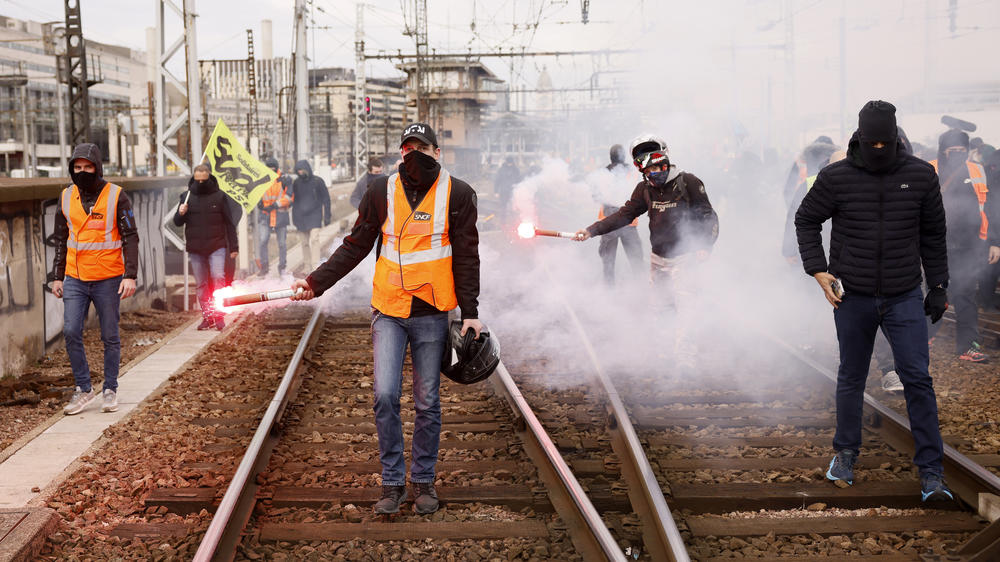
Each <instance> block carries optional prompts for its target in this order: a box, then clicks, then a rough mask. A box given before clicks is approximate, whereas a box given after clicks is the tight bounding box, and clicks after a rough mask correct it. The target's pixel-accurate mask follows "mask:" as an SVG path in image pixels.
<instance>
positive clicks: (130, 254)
mask: <svg viewBox="0 0 1000 562" xmlns="http://www.w3.org/2000/svg"><path fill="white" fill-rule="evenodd" d="M69 175H70V178H72V179H73V185H71V186H69V187H67V188H65V189H63V191H62V195H60V197H59V203H60V205H59V208H60V211H61V212H59V213H56V215H55V225H54V226H55V228H54V232H53V238H54V239H55V258H54V260H53V264H52V266H53V279H54V280H53V281H52V294H53V295H55V297H56V298H59V299H62V300H63V336H64V337H65V339H66V354H67V355H68V356H69V362H70V366H71V367H72V369H73V380H74V382H75V383H76V391H75V392H74V393H73V397H72V399H70V401H69V404H67V405H66V407H65V408H64V409H63V412H64V413H66V414H67V415H74V414H79V413H80V412H82V411H83V410H84V408H86V407H87V406H88V405H89V404H90V403H91V402H93V401H94V399H95V398H96V397H97V394H96V393H95V392H94V389H93V386H92V385H91V380H90V365H89V364H88V363H87V352H86V350H85V349H84V347H83V324H84V321H85V320H86V319H87V311H88V310H89V309H90V305H91V304H93V305H94V309H95V310H96V311H97V319H98V321H99V322H100V325H101V342H103V343H104V387H103V390H102V392H101V397H102V401H103V403H102V405H101V411H102V412H114V411H117V410H118V369H119V367H120V365H119V364H120V363H121V340H120V338H119V336H118V321H119V304H120V301H121V299H126V298H128V297H131V296H132V295H133V294H135V279H136V274H137V272H138V268H139V232H138V230H137V229H136V224H135V214H134V213H133V212H132V202H131V201H130V200H129V198H128V195H126V194H125V190H123V189H122V188H121V187H119V186H117V185H115V184H113V183H109V182H108V181H106V180H105V179H104V168H103V166H102V165H101V149H99V148H98V147H97V145H96V144H91V143H83V144H80V145H77V146H76V148H74V149H73V155H72V156H70V160H69Z"/></svg>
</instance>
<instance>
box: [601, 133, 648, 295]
mask: <svg viewBox="0 0 1000 562" xmlns="http://www.w3.org/2000/svg"><path fill="white" fill-rule="evenodd" d="M609 155H610V157H611V163H609V164H608V165H607V167H606V169H607V171H608V172H610V173H611V175H612V177H613V179H612V184H613V185H618V183H619V182H622V181H628V178H627V177H626V176H627V174H628V172H629V167H628V164H626V163H625V147H623V146H622V145H620V144H616V145H614V146H612V147H611V149H610V153H609ZM626 185H627V184H626ZM622 195H624V194H622ZM599 196H601V198H602V199H603V198H605V197H607V198H608V199H610V194H606V195H605V194H599ZM619 201H620V199H619ZM620 208H621V207H619V206H618V205H617V204H615V202H612V201H601V208H600V211H598V213H597V220H603V219H604V217H608V216H611V215H613V214H615V213H617V212H618V209H620ZM638 226H639V220H638V219H636V220H633V221H632V222H631V223H629V224H628V226H626V227H624V228H620V229H618V230H615V231H613V232H609V233H607V234H602V235H601V243H600V245H598V247H597V255H599V256H601V265H602V267H603V269H604V283H605V284H606V285H607V286H608V287H614V285H615V261H617V256H618V242H619V241H621V243H622V249H623V250H625V255H627V256H628V261H629V262H630V263H631V264H632V271H633V272H634V273H635V275H636V276H638V275H639V274H640V272H641V271H642V243H641V242H640V241H639V232H638Z"/></svg>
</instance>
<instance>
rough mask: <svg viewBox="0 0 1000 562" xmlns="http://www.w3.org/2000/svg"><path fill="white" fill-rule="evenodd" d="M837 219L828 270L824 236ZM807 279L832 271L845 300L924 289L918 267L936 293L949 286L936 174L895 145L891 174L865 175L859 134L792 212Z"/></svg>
mask: <svg viewBox="0 0 1000 562" xmlns="http://www.w3.org/2000/svg"><path fill="white" fill-rule="evenodd" d="M830 218H832V219H833V229H832V234H831V239H830V263H829V265H828V264H827V260H826V256H824V255H823V244H822V242H821V240H820V231H821V229H822V226H823V222H825V221H826V220H827V219H830ZM795 231H796V237H797V239H798V243H799V254H800V255H801V257H802V266H803V268H804V269H805V271H806V273H808V274H809V275H814V274H816V273H819V272H821V271H829V272H830V273H831V274H833V275H835V276H837V277H840V278H841V280H842V281H843V283H844V288H845V290H846V291H847V292H848V293H852V292H854V293H858V294H862V295H883V296H893V295H899V294H902V293H905V292H907V291H909V290H911V289H913V288H914V287H917V286H918V285H920V281H921V274H920V269H921V264H922V265H923V270H924V273H925V275H926V278H927V283H928V284H929V285H931V286H934V285H938V284H943V283H946V282H947V281H948V254H947V250H946V243H945V232H946V226H945V218H944V206H943V205H942V204H941V188H940V186H939V185H938V178H937V174H936V173H934V168H933V167H932V166H931V165H930V164H928V163H927V162H924V161H923V160H921V159H919V158H917V157H915V156H912V155H909V154H906V152H905V150H904V148H903V145H902V143H899V144H898V145H897V159H896V162H895V164H894V165H893V167H892V168H891V169H890V170H889V171H887V172H885V173H881V174H874V173H872V172H870V171H868V170H866V169H865V168H864V167H863V166H862V163H861V160H860V157H859V155H858V136H857V133H855V134H854V136H853V137H851V142H850V144H849V145H848V148H847V159H845V160H842V161H840V162H837V163H835V164H830V165H829V166H827V167H825V168H823V170H822V171H821V172H820V173H819V177H817V178H816V183H815V184H814V185H813V187H812V189H810V190H809V193H807V194H806V196H805V198H804V199H803V200H802V204H801V205H800V206H799V209H798V211H797V212H796V213H795Z"/></svg>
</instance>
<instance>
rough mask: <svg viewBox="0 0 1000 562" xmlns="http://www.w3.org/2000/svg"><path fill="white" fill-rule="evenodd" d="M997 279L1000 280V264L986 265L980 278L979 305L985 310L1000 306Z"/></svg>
mask: <svg viewBox="0 0 1000 562" xmlns="http://www.w3.org/2000/svg"><path fill="white" fill-rule="evenodd" d="M997 279H1000V263H994V264H986V265H985V266H983V273H982V275H981V276H980V278H979V303H980V304H981V305H983V308H992V307H994V306H1000V299H998V298H997V294H996V293H997Z"/></svg>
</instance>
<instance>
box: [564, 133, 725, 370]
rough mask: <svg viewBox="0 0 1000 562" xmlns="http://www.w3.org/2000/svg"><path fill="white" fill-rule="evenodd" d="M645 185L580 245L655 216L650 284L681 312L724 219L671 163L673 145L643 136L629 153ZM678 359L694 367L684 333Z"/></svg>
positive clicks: (584, 234)
mask: <svg viewBox="0 0 1000 562" xmlns="http://www.w3.org/2000/svg"><path fill="white" fill-rule="evenodd" d="M629 152H630V154H631V157H632V163H633V164H634V165H635V167H636V168H638V169H639V171H640V172H641V173H642V178H643V179H642V181H641V182H639V183H638V185H636V186H635V189H634V190H633V191H632V195H631V197H630V198H629V200H628V201H626V202H625V204H624V205H623V206H622V207H621V208H620V209H618V211H617V212H615V213H613V214H611V215H608V216H607V217H604V218H603V219H601V220H599V221H597V222H595V223H594V224H592V225H590V226H588V227H587V228H585V229H582V230H579V231H577V233H576V239H577V240H581V241H582V240H587V239H589V238H591V237H593V236H598V235H602V234H607V233H608V232H613V231H615V230H617V229H619V228H622V227H625V226H627V225H629V224H630V223H631V222H632V221H633V220H635V219H636V218H637V217H638V216H639V215H641V214H643V213H648V214H649V242H650V246H651V249H652V253H651V254H650V266H651V267H650V280H651V281H652V283H653V285H654V286H656V287H657V288H658V289H663V290H660V291H658V294H659V295H660V296H661V297H662V298H664V299H667V300H666V301H665V303H666V304H668V305H671V306H672V307H674V308H677V305H678V304H679V303H681V302H682V301H685V300H688V299H686V298H685V297H686V296H689V295H692V294H693V292H694V291H693V287H691V286H690V283H689V281H687V280H686V279H685V277H686V276H685V274H686V273H688V272H689V271H690V270H691V269H692V268H693V267H694V266H695V264H696V263H698V262H700V261H704V260H706V259H708V256H709V253H710V252H711V250H712V246H713V245H714V244H715V241H716V239H717V238H718V237H719V218H718V215H716V213H715V210H714V209H713V208H712V203H711V202H710V201H709V200H708V194H707V193H706V192H705V184H704V183H703V182H702V181H701V180H700V179H698V177H697V176H695V175H694V174H691V173H689V172H685V171H683V170H681V169H680V168H678V167H677V166H676V165H674V164H672V163H671V162H670V157H669V154H668V152H667V143H665V142H664V141H663V140H662V139H661V138H659V137H657V136H655V135H642V136H640V137H638V138H636V139H635V140H634V141H632V145H631V147H630V149H629ZM675 351H676V352H677V359H678V360H679V361H680V363H681V364H682V365H686V366H688V367H692V366H693V360H694V357H693V356H694V353H695V350H694V349H693V345H690V344H689V343H688V342H687V338H686V335H685V334H684V333H683V331H682V330H678V332H677V334H676V339H675Z"/></svg>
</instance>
